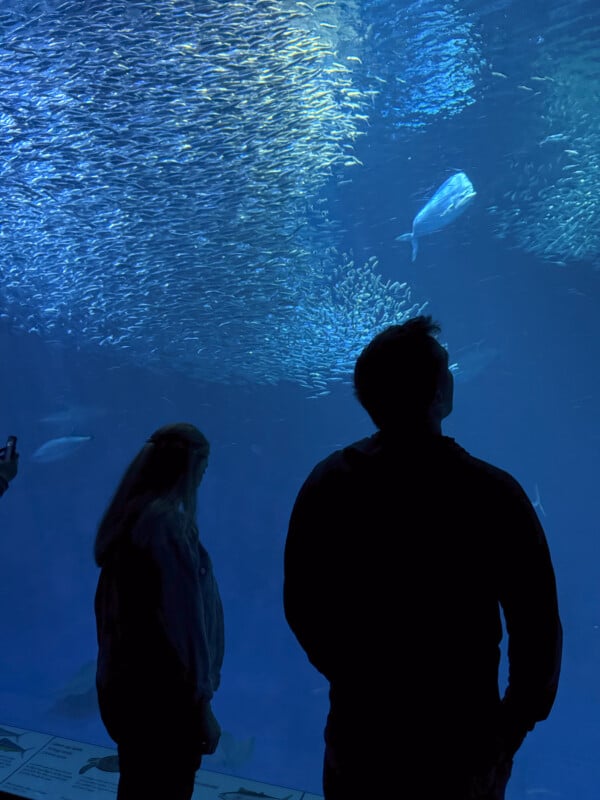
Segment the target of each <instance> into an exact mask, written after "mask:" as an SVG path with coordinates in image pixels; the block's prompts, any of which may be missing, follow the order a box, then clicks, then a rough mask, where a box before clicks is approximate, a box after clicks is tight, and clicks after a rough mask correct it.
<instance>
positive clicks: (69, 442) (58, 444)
mask: <svg viewBox="0 0 600 800" xmlns="http://www.w3.org/2000/svg"><path fill="white" fill-rule="evenodd" d="M93 438H94V437H93V436H59V437H58V438H57V439H49V440H48V441H47V442H44V444H42V445H40V447H38V449H37V450H36V451H35V452H34V453H33V455H32V456H31V460H32V461H37V462H38V463H39V464H47V463H48V462H50V461H59V460H60V459H62V458H67V457H68V456H70V455H72V454H73V453H74V452H75V451H76V450H79V448H80V447H82V445H84V444H86V443H87V442H91V441H92V439H93Z"/></svg>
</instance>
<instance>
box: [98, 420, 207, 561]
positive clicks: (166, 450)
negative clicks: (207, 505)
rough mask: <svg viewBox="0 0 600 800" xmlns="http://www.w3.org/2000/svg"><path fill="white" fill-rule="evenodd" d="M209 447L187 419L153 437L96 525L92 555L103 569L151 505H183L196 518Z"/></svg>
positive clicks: (131, 466)
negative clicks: (198, 497) (108, 558)
mask: <svg viewBox="0 0 600 800" xmlns="http://www.w3.org/2000/svg"><path fill="white" fill-rule="evenodd" d="M209 450H210V445H209V443H208V440H207V439H206V437H205V436H204V435H203V434H202V433H201V432H200V431H199V430H198V428H196V427H195V426H194V425H191V424H190V423H188V422H175V423H171V424H170V425H164V426H163V427H162V428H159V429H158V430H157V431H155V432H154V433H153V434H152V435H151V436H150V438H149V439H148V440H147V441H146V443H145V444H144V446H143V447H142V449H141V450H140V451H139V453H138V454H137V455H136V456H135V458H134V459H133V461H132V462H131V463H130V464H129V466H128V467H127V469H126V470H125V473H124V474H123V477H122V478H121V481H120V483H119V485H118V486H117V489H116V491H115V493H114V495H113V498H112V500H111V502H110V503H109V505H108V507H107V509H106V511H105V512H104V514H103V516H102V519H101V521H100V524H99V526H98V531H97V533H96V540H95V543H94V558H95V560H96V563H97V564H98V566H99V567H101V566H102V565H103V564H104V563H105V561H106V558H107V555H108V553H109V551H111V550H112V549H113V547H114V545H115V544H116V543H117V542H118V541H119V540H120V539H121V538H122V537H123V536H125V535H127V533H128V532H129V531H131V529H132V527H133V526H134V525H135V523H136V521H137V520H138V518H139V517H140V515H141V514H142V512H143V511H144V510H145V509H146V508H147V507H148V506H149V505H150V503H156V502H160V503H162V504H164V505H165V506H177V505H179V504H181V506H182V508H183V511H184V514H185V515H186V516H187V518H188V521H189V522H190V523H192V522H193V521H194V517H195V514H196V490H197V488H198V483H199V481H200V478H201V472H200V470H201V469H202V465H203V463H204V464H205V463H206V461H207V460H208V454H209Z"/></svg>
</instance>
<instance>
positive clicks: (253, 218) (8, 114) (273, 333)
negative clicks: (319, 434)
mask: <svg viewBox="0 0 600 800" xmlns="http://www.w3.org/2000/svg"><path fill="white" fill-rule="evenodd" d="M355 12H356V7H355V4H354V3H353V2H345V3H336V2H329V1H327V2H325V1H323V2H315V3H312V4H309V3H306V2H301V0H297V2H294V1H293V0H285V1H284V2H282V1H281V0H234V1H232V2H227V3H223V2H221V0H206V2H203V3H202V4H198V3H196V2H193V0H153V2H146V1H145V0H127V2H115V0H99V2H95V3H94V4H93V6H91V7H90V6H89V4H88V3H81V2H79V0H63V2H61V3H57V4H53V3H52V2H49V0H47V2H45V3H44V4H43V6H42V5H41V4H39V3H36V2H28V1H27V0H25V2H23V3H22V4H19V3H12V2H11V3H9V4H8V6H6V7H5V6H3V8H2V9H1V10H0V76H2V77H3V78H4V79H5V80H4V86H5V91H4V92H3V97H2V104H1V107H0V132H1V136H0V164H1V165H2V180H1V181H0V207H1V208H2V218H1V221H0V225H1V229H0V230H1V235H0V262H1V263H2V265H3V271H2V276H1V278H0V289H1V290H2V293H3V295H4V297H5V298H6V300H7V310H6V313H7V314H8V315H9V316H10V317H11V318H12V319H13V320H15V321H16V323H17V324H20V325H21V327H23V328H24V329H25V330H27V331H29V332H33V333H39V334H40V335H43V336H45V337H46V338H53V337H54V338H59V339H60V338H62V339H67V340H69V339H70V340H71V341H74V342H75V343H76V344H77V345H79V346H82V347H90V346H91V347H104V346H109V347H112V348H118V349H119V350H120V351H121V352H122V353H123V354H125V355H127V354H128V355H130V356H131V358H132V359H135V360H136V361H137V362H138V363H146V364H148V363H149V364H157V365H161V366H163V367H173V368H175V369H178V370H180V371H185V372H186V373H187V374H189V375H192V376H199V377H203V378H206V379H207V380H211V381H215V380H217V381H225V382H229V381H231V382H234V381H240V380H241V381H244V380H250V381H258V382H277V381H280V380H286V379H287V380H294V381H299V382H301V383H303V385H307V386H310V387H311V388H314V389H315V390H317V391H324V390H325V383H324V382H323V381H322V380H321V374H322V373H323V374H326V375H328V376H329V377H336V376H337V375H338V374H339V375H342V374H343V375H347V374H348V372H349V371H350V368H351V358H352V356H351V354H349V353H348V352H347V350H348V348H347V344H348V342H352V343H354V342H358V344H357V346H360V343H361V342H363V343H364V341H366V340H367V339H368V338H369V336H370V335H372V333H373V331H372V329H371V328H370V327H369V320H368V319H367V318H366V317H362V316H361V315H358V314H356V313H355V306H356V295H362V294H364V293H365V292H375V294H373V295H372V296H371V297H370V302H369V305H371V304H372V305H374V307H375V308H376V309H377V312H375V311H373V312H370V316H373V314H375V316H376V318H377V319H378V320H381V321H383V322H399V321H402V319H403V318H404V317H405V316H406V314H407V313H408V312H409V311H410V309H411V307H412V306H411V303H410V301H409V298H408V290H407V287H405V289H406V290H399V289H398V286H397V285H395V286H394V287H390V286H387V285H386V284H385V282H382V281H378V280H377V278H376V276H374V275H373V274H371V273H372V271H373V265H372V263H368V264H366V265H363V266H362V267H360V268H358V267H357V268H356V269H355V270H354V272H352V267H351V266H350V267H349V270H350V271H347V272H345V273H344V277H343V280H344V284H343V285H342V286H333V285H332V284H331V281H330V277H331V274H332V271H333V270H334V269H335V268H336V267H338V266H339V265H340V264H341V263H342V257H341V255H340V254H339V253H338V252H337V251H336V249H335V246H334V245H335V242H336V231H335V226H334V225H333V223H332V222H331V220H330V219H329V216H328V213H327V209H326V205H325V196H324V189H325V187H326V186H327V184H328V182H329V181H330V180H332V179H334V178H335V176H338V175H340V174H342V173H347V172H348V171H350V170H351V169H354V168H356V166H357V164H358V160H357V159H356V156H355V155H354V154H353V146H354V143H355V141H356V140H357V138H358V137H359V136H361V135H363V134H364V132H365V128H366V120H367V116H366V113H365V112H366V109H367V107H368V106H369V105H370V104H371V103H372V96H371V95H365V94H363V92H362V90H361V89H360V88H358V87H357V85H355V82H354V79H353V69H354V68H355V66H356V65H358V63H359V62H360V57H359V56H358V55H357V54H356V53H355V52H354V51H353V50H352V49H351V42H352V36H353V33H352V31H353V24H354V18H355ZM349 42H350V44H349ZM345 266H346V267H348V263H347V262H346V264H345ZM348 282H354V284H355V286H354V289H353V291H354V296H350V295H349V294H346V293H345V286H346V285H347V283H348ZM334 296H335V297H343V302H344V303H349V304H350V305H349V306H345V305H340V304H339V303H338V302H337V301H336V300H335V299H334ZM338 323H339V324H338ZM333 324H335V325H336V328H335V330H333V329H332V328H331V327H330V326H331V325H333ZM291 342H293V343H294V346H292V345H291ZM354 349H356V348H354ZM315 376H318V377H315Z"/></svg>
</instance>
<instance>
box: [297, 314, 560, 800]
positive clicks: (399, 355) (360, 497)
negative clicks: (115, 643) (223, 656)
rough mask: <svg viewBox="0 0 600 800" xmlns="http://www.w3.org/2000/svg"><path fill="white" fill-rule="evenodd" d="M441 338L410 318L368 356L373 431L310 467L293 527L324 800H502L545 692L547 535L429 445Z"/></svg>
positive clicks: (439, 444)
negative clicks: (321, 731)
mask: <svg viewBox="0 0 600 800" xmlns="http://www.w3.org/2000/svg"><path fill="white" fill-rule="evenodd" d="M439 333H440V327H439V325H438V324H437V323H434V322H433V321H432V320H431V317H428V316H419V317H415V318H413V319H410V320H408V321H407V322H405V323H404V324H403V325H393V326H390V327H388V328H386V329H385V330H383V331H382V332H381V333H380V334H378V335H377V336H376V337H375V338H374V339H373V340H372V341H371V342H370V343H369V344H368V345H367V346H366V347H365V349H364V350H363V351H362V353H361V354H360V356H359V358H358V360H357V362H356V366H355V370H354V388H355V393H356V396H357V398H358V400H359V402H360V403H361V405H362V406H363V407H364V408H365V410H366V411H367V412H368V414H369V415H370V417H371V419H372V421H373V422H374V423H375V425H376V427H377V428H378V431H377V432H376V433H375V434H374V435H373V436H370V437H368V438H365V439H362V440H360V441H357V442H355V443H353V444H351V445H349V446H347V447H345V448H344V449H343V450H338V451H336V452H334V453H332V454H331V455H330V456H329V457H327V458H325V459H324V460H323V461H321V462H320V463H319V464H317V465H316V467H315V468H314V469H313V470H312V472H311V473H310V475H309V476H308V478H307V479H306V481H305V482H304V484H303V486H302V488H301V489H300V492H299V494H298V497H297V499H296V502H295V504H294V508H293V510H292V514H291V518H290V523H289V530H288V535H287V540H286V545H285V558H284V608H285V614H286V619H287V621H288V624H289V625H290V628H291V629H292V631H293V633H294V634H295V636H296V638H297V639H298V642H299V643H300V645H301V646H302V648H303V649H304V651H305V652H306V654H307V656H308V659H309V660H310V662H311V663H312V664H313V666H314V667H315V668H316V669H317V670H319V672H321V673H322V674H323V675H324V676H325V677H326V678H327V680H328V681H329V700H330V706H329V713H328V716H327V723H326V726H325V757H324V767H323V791H324V794H325V798H326V800H355V799H356V800H364V799H365V798H368V799H369V800H371V799H372V798H375V797H378V796H381V797H393V798H406V800H412V798H419V800H502V798H503V797H504V791H505V787H506V783H507V781H508V779H509V777H510V771H511V767H512V759H513V756H514V754H515V753H516V751H517V750H518V748H519V747H520V745H521V743H522V742H523V739H524V738H525V736H526V734H527V733H528V732H529V731H531V730H532V729H533V727H534V725H535V724H536V723H537V722H539V721H541V720H544V719H546V717H547V716H548V714H549V713H550V710H551V708H552V705H553V703H554V699H555V695H556V691H557V687H558V680H559V673H560V662H561V652H562V627H561V622H560V618H559V612H558V604H557V594H556V583H555V576H554V570H553V566H552V562H551V557H550V553H549V550H548V546H547V542H546V538H545V535H544V531H543V530H542V527H541V525H540V522H539V520H538V518H537V515H536V513H535V510H534V508H533V506H532V504H531V503H530V501H529V499H528V498H527V496H526V494H525V492H524V491H523V489H522V488H521V486H520V485H519V483H518V482H517V481H516V480H515V479H514V478H513V477H512V476H511V475H509V474H508V473H507V472H505V471H503V470H501V469H498V468H497V467H495V466H492V465H491V464H488V463H486V462H484V461H481V460H479V459H477V458H474V457H473V456H471V455H470V454H469V453H467V452H466V451H465V450H464V449H462V448H461V447H460V446H459V445H458V444H457V443H456V442H455V441H454V440H453V439H451V438H449V437H447V436H444V435H442V425H441V423H442V420H443V419H444V418H445V417H447V416H448V414H450V412H451V411H452V400H453V379H452V373H451V372H450V370H449V368H448V353H447V352H446V350H445V349H444V348H443V347H442V346H441V345H440V344H439V342H438V341H437V339H436V336H437V335H438V334H439ZM501 614H503V616H504V620H505V625H506V631H507V644H508V647H507V655H508V667H509V674H508V678H507V686H506V688H505V691H503V692H501V691H500V687H499V683H500V678H499V662H500V644H501V641H502V637H503V628H502V616H501Z"/></svg>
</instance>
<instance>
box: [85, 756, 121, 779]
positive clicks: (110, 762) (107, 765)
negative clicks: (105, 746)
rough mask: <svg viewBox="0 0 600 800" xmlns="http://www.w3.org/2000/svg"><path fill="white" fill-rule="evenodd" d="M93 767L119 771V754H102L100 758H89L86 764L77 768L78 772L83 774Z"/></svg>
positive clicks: (102, 770) (107, 770)
mask: <svg viewBox="0 0 600 800" xmlns="http://www.w3.org/2000/svg"><path fill="white" fill-rule="evenodd" d="M93 767H95V768H96V769H99V770H100V771H101V772H118V771H119V756H103V757H102V758H89V759H88V762H87V764H84V765H83V767H81V769H80V770H79V774H80V775H83V774H84V773H86V772H87V771H88V769H92V768H93Z"/></svg>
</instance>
